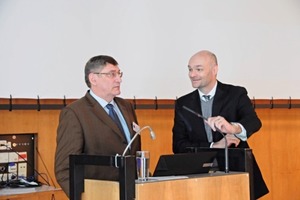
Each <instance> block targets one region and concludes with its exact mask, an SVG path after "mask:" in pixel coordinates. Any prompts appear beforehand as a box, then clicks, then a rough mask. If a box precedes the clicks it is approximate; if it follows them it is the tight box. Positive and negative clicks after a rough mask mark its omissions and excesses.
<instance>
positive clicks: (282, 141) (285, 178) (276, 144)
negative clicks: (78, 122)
mask: <svg viewBox="0 0 300 200" xmlns="http://www.w3.org/2000/svg"><path fill="white" fill-rule="evenodd" d="M72 101H73V100H72ZM6 102H7V101H6V100H5V103H3V100H1V99H0V108H1V106H2V108H3V104H6ZM41 102H43V103H44V101H41ZM49 102H50V103H55V104H60V105H62V102H63V101H62V100H51V101H49ZM49 102H47V101H46V103H49ZM70 102H71V101H67V104H68V103H70ZM153 102H155V103H158V105H152V106H151V105H150V103H151V104H153ZM173 102H174V101H173V100H170V101H167V102H166V101H160V100H158V101H142V104H143V106H142V107H139V106H137V108H138V109H137V110H136V113H137V116H138V120H139V125H140V127H143V126H151V127H152V129H153V130H154V132H155V133H156V140H151V138H150V136H149V133H148V130H144V131H143V132H142V133H141V137H142V149H143V150H150V152H151V161H150V170H151V172H153V171H154V167H155V165H156V163H157V161H158V158H159V156H160V155H162V154H171V153H172V127H173V118H174V111H173V109H172V103H173ZM262 102H263V104H264V105H262V104H260V105H262V106H263V107H260V108H257V109H256V112H257V114H258V116H259V117H260V119H261V120H262V122H263V127H262V128H261V130H260V131H259V132H258V133H256V134H254V135H253V136H252V137H251V138H250V139H249V144H250V146H251V148H252V149H253V152H254V154H255V157H256V159H257V162H258V163H259V166H260V168H261V170H262V173H263V176H264V178H265V180H266V182H267V185H268V187H269V189H270V194H268V195H266V196H265V197H263V198H261V199H262V200H281V199H295V197H299V196H300V190H299V189H298V184H299V182H300V160H299V158H298V157H299V155H300V145H299V141H300V109H299V108H298V107H293V105H292V109H288V107H289V106H288V105H287V104H286V105H284V106H282V107H284V108H278V105H277V108H276V104H274V108H273V109H270V108H271V104H270V101H262ZM262 102H260V101H258V100H256V101H255V103H256V104H257V105H256V106H257V107H259V103H262ZM284 102H288V100H285V101H284ZM14 103H22V104H23V103H30V104H32V103H36V101H34V100H29V101H27V100H23V101H22V100H18V101H14ZM136 103H138V104H140V103H141V102H140V101H136ZM272 103H273V102H272ZM274 103H276V102H274ZM297 103H298V104H296V106H298V105H299V102H297ZM162 104H169V106H167V107H164V106H165V105H162ZM5 106H6V105H5ZM6 107H8V106H6ZM279 107H280V106H279ZM59 113H60V110H59V109H54V110H45V109H44V110H43V109H42V110H40V111H37V110H12V111H8V110H6V109H0V134H1V133H28V132H30V133H31V132H36V133H38V151H39V152H40V155H41V157H39V158H38V171H39V172H40V173H46V174H48V177H49V182H50V183H51V184H53V185H54V186H56V187H58V184H57V182H56V180H55V176H54V152H55V147H56V142H55V141H56V129H57V125H58V116H59ZM41 158H42V159H41ZM42 160H43V162H44V163H45V166H46V167H45V166H44V165H43V162H42ZM50 179H53V182H54V183H52V182H51V180H50Z"/></svg>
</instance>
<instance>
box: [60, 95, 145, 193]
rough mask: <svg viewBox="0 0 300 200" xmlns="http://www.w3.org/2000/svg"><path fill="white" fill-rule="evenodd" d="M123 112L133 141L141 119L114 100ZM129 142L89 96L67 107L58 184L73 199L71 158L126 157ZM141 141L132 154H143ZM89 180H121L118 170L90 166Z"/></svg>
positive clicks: (62, 125)
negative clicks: (139, 152)
mask: <svg viewBox="0 0 300 200" xmlns="http://www.w3.org/2000/svg"><path fill="white" fill-rule="evenodd" d="M114 101H115V102H116V103H117V105H118V107H119V109H120V110H121V112H122V114H123V116H124V118H125V121H126V123H127V126H128V128H129V130H130V133H131V137H132V136H133V135H134V134H135V132H134V131H133V126H132V123H133V122H135V123H136V124H137V118H136V114H135V111H134V109H133V107H132V105H131V104H130V103H129V102H127V101H125V100H124V99H121V98H118V97H116V98H114ZM126 146H127V141H126V138H125V136H124V134H122V132H121V131H120V129H119V128H118V126H117V125H116V124H115V122H114V121H113V120H112V119H111V118H110V117H109V115H108V114H107V112H106V111H105V110H104V109H103V108H102V107H101V105H100V104H99V103H98V102H97V101H96V100H95V99H94V98H93V97H92V96H91V95H90V94H89V92H87V93H86V95H85V96H84V97H82V98H81V99H79V100H77V101H75V102H73V103H72V104H70V105H68V106H67V107H65V108H64V109H63V110H62V111H61V114H60V118H59V125H58V129H57V147H56V154H55V175H56V178H57V181H58V183H59V184H60V186H61V187H62V189H63V190H64V191H65V193H66V194H67V195H69V155H70V154H81V153H84V154H89V155H116V154H117V153H118V154H122V153H123V151H124V149H125V148H126ZM140 148H141V143H140V137H138V138H137V139H136V140H135V141H134V142H133V143H132V145H131V149H130V152H129V153H131V154H135V152H136V151H137V150H140ZM85 169H86V170H85V178H90V179H101V180H118V169H114V168H111V167H99V166H86V167H85Z"/></svg>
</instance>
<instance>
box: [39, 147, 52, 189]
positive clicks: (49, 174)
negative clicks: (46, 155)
mask: <svg viewBox="0 0 300 200" xmlns="http://www.w3.org/2000/svg"><path fill="white" fill-rule="evenodd" d="M35 150H36V152H37V153H38V156H39V158H40V159H41V161H42V163H43V166H44V168H45V169H46V171H47V174H48V176H47V177H50V180H51V182H52V185H53V186H54V187H56V185H55V184H54V181H53V179H52V177H51V176H50V173H49V170H48V168H47V166H46V164H45V162H44V160H43V158H42V156H41V154H40V152H39V150H38V148H35Z"/></svg>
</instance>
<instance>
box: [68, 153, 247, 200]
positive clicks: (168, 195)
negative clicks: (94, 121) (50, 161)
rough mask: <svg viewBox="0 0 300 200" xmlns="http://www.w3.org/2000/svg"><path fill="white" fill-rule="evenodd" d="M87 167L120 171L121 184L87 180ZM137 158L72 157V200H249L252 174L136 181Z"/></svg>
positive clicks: (218, 173)
mask: <svg viewBox="0 0 300 200" xmlns="http://www.w3.org/2000/svg"><path fill="white" fill-rule="evenodd" d="M84 165H103V166H111V167H118V168H119V172H120V177H119V182H117V181H103V180H90V179H86V180H84V174H83V172H84ZM135 174H136V167H135V157H132V156H125V157H124V156H90V155H71V156H70V199H71V200H101V199H105V200H134V199H135V200H153V199H163V200H183V199H184V200H185V199H191V200H193V199H197V200H198V199H205V200H219V199H224V200H226V199H230V200H235V199H236V200H249V199H250V190H249V174H248V173H245V172H230V173H229V174H226V173H224V172H216V173H208V174H198V175H190V176H178V177H174V176H173V177H151V178H150V180H149V181H146V182H136V181H135Z"/></svg>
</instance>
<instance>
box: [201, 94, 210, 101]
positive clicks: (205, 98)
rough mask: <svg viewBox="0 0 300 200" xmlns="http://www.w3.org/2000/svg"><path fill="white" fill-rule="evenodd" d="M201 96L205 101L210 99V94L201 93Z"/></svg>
mask: <svg viewBox="0 0 300 200" xmlns="http://www.w3.org/2000/svg"><path fill="white" fill-rule="evenodd" d="M202 97H203V99H204V100H205V101H209V99H210V95H203V96H202Z"/></svg>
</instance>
